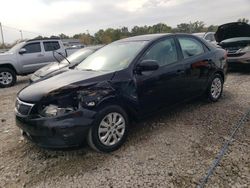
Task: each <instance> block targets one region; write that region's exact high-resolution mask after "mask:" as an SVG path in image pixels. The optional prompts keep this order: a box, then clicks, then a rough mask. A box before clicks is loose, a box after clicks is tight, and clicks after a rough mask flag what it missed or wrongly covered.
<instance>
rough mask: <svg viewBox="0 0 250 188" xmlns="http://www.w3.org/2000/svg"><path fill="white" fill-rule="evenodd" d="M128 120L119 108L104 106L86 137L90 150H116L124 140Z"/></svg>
mask: <svg viewBox="0 0 250 188" xmlns="http://www.w3.org/2000/svg"><path fill="white" fill-rule="evenodd" d="M127 131H128V118H127V114H126V112H125V111H124V110H123V109H122V108H121V107H119V106H116V105H112V106H106V107H105V108H103V109H101V110H100V111H99V112H98V114H97V117H96V120H95V122H94V124H93V127H92V128H91V129H90V130H89V134H88V137H87V140H88V144H89V146H90V147H91V148H93V149H94V150H96V151H101V152H112V151H114V150H117V149H118V148H119V147H120V146H121V145H122V144H123V143H124V142H125V140H126V137H127Z"/></svg>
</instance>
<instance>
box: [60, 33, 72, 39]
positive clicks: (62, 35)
mask: <svg viewBox="0 0 250 188" xmlns="http://www.w3.org/2000/svg"><path fill="white" fill-rule="evenodd" d="M58 36H59V37H60V39H69V38H70V37H69V36H67V35H65V34H63V33H61V34H60V35H58Z"/></svg>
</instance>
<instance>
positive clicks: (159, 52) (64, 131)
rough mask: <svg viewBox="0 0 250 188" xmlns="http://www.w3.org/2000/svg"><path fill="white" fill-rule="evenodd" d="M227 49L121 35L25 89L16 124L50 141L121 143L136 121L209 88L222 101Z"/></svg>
mask: <svg viewBox="0 0 250 188" xmlns="http://www.w3.org/2000/svg"><path fill="white" fill-rule="evenodd" d="M226 71H227V62H226V52H225V50H223V49H221V48H216V47H214V45H212V44H210V43H209V42H206V41H205V40H203V39H200V38H198V37H196V36H193V35H187V34H151V35H143V36H136V37H131V38H126V39H122V40H119V41H116V42H113V43H111V44H109V45H107V46H105V47H103V48H101V49H100V50H98V51H97V52H95V53H94V54H92V55H90V56H89V57H88V58H87V59H85V60H84V61H83V62H82V63H80V64H79V65H78V66H77V67H76V68H75V69H70V70H68V71H66V72H64V73H61V74H58V75H55V76H53V77H51V78H48V79H45V80H41V81H39V82H36V83H34V84H31V85H29V86H28V87H26V88H24V89H23V90H21V91H20V92H19V93H18V95H17V101H16V110H15V112H16V124H17V126H19V127H20V129H21V130H22V131H23V135H24V136H26V137H28V138H29V139H30V140H32V141H33V142H35V143H37V144H38V145H40V146H42V147H50V148H58V147H59V148H60V147H72V146H78V145H81V144H82V143H83V141H84V139H85V138H87V140H88V143H89V145H90V146H91V147H92V148H93V149H95V150H97V151H102V152H111V151H114V150H116V149H118V148H119V147H120V146H121V145H122V144H123V143H124V142H125V140H126V137H127V134H128V128H129V122H131V121H132V120H135V119H137V120H138V119H141V118H143V117H147V116H149V115H150V114H151V113H152V112H157V111H158V110H159V109H161V108H169V107H170V106H172V105H174V104H176V103H180V102H182V101H185V100H187V99H191V98H194V97H197V96H200V95H203V94H205V95H206V97H207V98H208V99H209V100H210V101H213V102H215V101H217V100H219V98H220V97H221V94H222V91H223V83H224V81H225V79H226Z"/></svg>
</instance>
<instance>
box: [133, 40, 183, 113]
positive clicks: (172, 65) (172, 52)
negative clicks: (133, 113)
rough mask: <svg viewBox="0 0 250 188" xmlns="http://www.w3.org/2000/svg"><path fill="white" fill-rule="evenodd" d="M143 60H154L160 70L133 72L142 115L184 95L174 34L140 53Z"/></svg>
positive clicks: (172, 102)
mask: <svg viewBox="0 0 250 188" xmlns="http://www.w3.org/2000/svg"><path fill="white" fill-rule="evenodd" d="M143 60H155V61H157V62H158V64H159V69H158V70H156V71H151V72H142V73H141V74H138V73H137V74H135V80H136V85H137V93H138V99H139V105H140V108H141V112H142V113H143V114H147V113H150V112H152V111H155V110H158V109H159V108H161V107H165V106H166V105H170V104H174V103H176V102H178V101H179V100H181V99H182V98H183V97H182V96H183V92H182V91H183V79H184V77H183V74H184V67H183V64H182V63H180V62H179V55H178V50H177V45H176V41H175V38H174V37H168V38H165V39H162V40H160V41H157V42H156V43H155V44H153V45H152V46H151V47H149V49H148V50H147V51H146V53H145V54H144V55H143V56H142V58H141V60H140V62H141V61H143Z"/></svg>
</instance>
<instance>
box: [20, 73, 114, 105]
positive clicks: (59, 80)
mask: <svg viewBox="0 0 250 188" xmlns="http://www.w3.org/2000/svg"><path fill="white" fill-rule="evenodd" d="M113 74H114V72H100V71H81V70H76V69H73V70H71V69H70V70H68V71H66V72H63V73H61V74H58V75H55V76H53V77H51V78H48V79H45V80H41V81H39V82H36V83H33V84H31V85H29V86H27V87H25V88H24V89H22V90H21V91H20V92H19V93H18V98H19V99H20V100H22V101H24V102H30V103H36V102H39V101H40V100H41V99H42V98H46V97H48V96H50V94H51V93H58V92H61V91H62V90H64V89H69V88H77V87H85V86H86V87H87V86H88V85H93V84H96V83H99V82H101V81H108V80H110V79H111V78H112V76H113Z"/></svg>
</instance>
